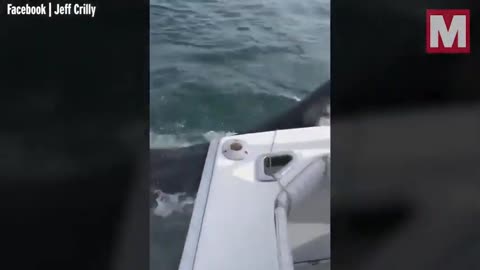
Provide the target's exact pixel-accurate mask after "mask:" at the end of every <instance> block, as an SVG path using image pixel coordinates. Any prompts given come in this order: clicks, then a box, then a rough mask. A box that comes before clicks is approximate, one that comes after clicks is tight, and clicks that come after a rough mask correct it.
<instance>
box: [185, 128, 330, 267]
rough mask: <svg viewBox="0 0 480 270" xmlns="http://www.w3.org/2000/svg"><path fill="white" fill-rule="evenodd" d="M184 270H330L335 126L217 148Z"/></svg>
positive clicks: (229, 140) (210, 157) (212, 150)
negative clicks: (332, 151)
mask: <svg viewBox="0 0 480 270" xmlns="http://www.w3.org/2000/svg"><path fill="white" fill-rule="evenodd" d="M179 269H180V270H237V269H238V270H245V269H248V270H277V269H278V270H326V269H330V127H329V126H315V127H308V128H297V129H286V130H275V131H268V132H259V133H250V134H242V135H233V136H227V137H223V138H217V139H215V140H213V141H211V142H210V144H209V149H208V153H207V158H206V160H205V164H204V169H203V173H202V177H201V181H200V185H199V189H198V193H197V196H196V198H195V204H194V209H193V213H192V218H191V220H190V225H189V230H188V234H187V238H186V242H185V245H184V249H183V253H182V258H181V262H180V266H179Z"/></svg>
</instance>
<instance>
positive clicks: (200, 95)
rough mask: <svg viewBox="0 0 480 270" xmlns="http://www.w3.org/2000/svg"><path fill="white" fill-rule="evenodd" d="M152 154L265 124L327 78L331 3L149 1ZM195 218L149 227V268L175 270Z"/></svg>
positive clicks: (162, 221) (158, 221)
mask: <svg viewBox="0 0 480 270" xmlns="http://www.w3.org/2000/svg"><path fill="white" fill-rule="evenodd" d="M150 13H151V25H150V27H151V30H150V31H151V32H150V33H151V37H150V40H151V45H150V55H151V56H150V57H151V59H150V61H151V64H150V65H151V74H150V75H151V83H150V106H151V109H150V118H151V147H173V146H181V145H187V144H192V143H196V142H201V141H205V140H207V139H209V138H210V137H212V136H215V135H216V134H224V133H225V132H235V131H237V130H240V129H244V128H248V127H250V126H252V125H255V124H257V123H259V122H262V121H264V120H266V119H268V118H270V117H272V116H274V115H276V114H277V113H278V112H280V111H283V110H285V109H286V108H288V107H291V106H294V105H295V104H296V103H297V102H298V101H299V100H300V99H302V98H303V97H304V96H305V95H307V94H308V93H309V92H310V91H312V90H313V89H314V88H315V87H317V86H318V85H320V84H321V83H322V82H324V81H326V80H327V79H328V78H329V77H330V70H329V66H330V2H329V1H326V0H302V1H295V0H288V1H287V0H152V1H151V6H150ZM188 221H189V213H188V211H187V213H184V214H178V213H176V214H173V215H171V216H170V217H168V218H160V217H153V218H152V223H151V230H152V233H151V235H152V243H151V258H152V262H151V270H170V269H177V268H178V263H179V260H180V256H181V253H182V249H183V241H184V240H185V234H186V230H187V229H188Z"/></svg>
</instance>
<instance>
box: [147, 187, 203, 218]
mask: <svg viewBox="0 0 480 270" xmlns="http://www.w3.org/2000/svg"><path fill="white" fill-rule="evenodd" d="M155 193H156V194H157V195H158V197H157V198H156V199H155V200H156V201H157V206H156V207H155V208H154V209H153V214H154V215H156V216H160V217H164V218H165V217H168V216H170V215H171V214H173V213H184V212H185V211H186V207H187V206H189V205H193V204H194V202H195V198H193V197H190V196H186V193H185V192H182V193H175V194H168V193H164V192H162V191H160V190H156V191H155Z"/></svg>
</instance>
